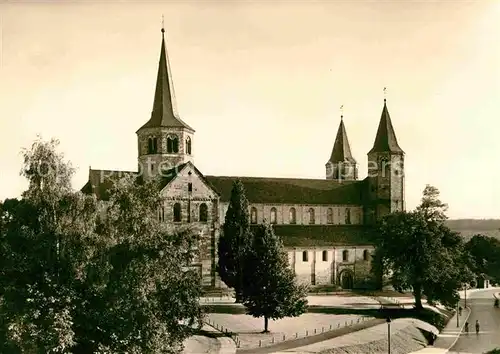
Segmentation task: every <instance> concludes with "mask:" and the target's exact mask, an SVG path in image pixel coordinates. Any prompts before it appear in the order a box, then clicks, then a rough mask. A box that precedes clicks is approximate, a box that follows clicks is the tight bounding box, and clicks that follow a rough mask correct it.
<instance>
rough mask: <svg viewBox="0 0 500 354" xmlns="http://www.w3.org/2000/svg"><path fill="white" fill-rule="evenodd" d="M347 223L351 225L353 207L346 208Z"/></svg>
mask: <svg viewBox="0 0 500 354" xmlns="http://www.w3.org/2000/svg"><path fill="white" fill-rule="evenodd" d="M345 223H346V224H347V225H351V209H349V208H346V210H345Z"/></svg>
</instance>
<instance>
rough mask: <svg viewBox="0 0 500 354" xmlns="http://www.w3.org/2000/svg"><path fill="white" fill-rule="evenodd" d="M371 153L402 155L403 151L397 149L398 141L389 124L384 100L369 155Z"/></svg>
mask: <svg viewBox="0 0 500 354" xmlns="http://www.w3.org/2000/svg"><path fill="white" fill-rule="evenodd" d="M373 152H392V153H401V154H404V151H403V150H402V149H401V148H400V147H399V144H398V139H397V138H396V133H395V132H394V128H393V126H392V122H391V116H390V115H389V110H388V109H387V100H386V99H385V98H384V108H383V109H382V115H381V117H380V122H379V125H378V130H377V135H376V137H375V142H374V143H373V147H372V149H371V150H370V152H369V154H371V153H373Z"/></svg>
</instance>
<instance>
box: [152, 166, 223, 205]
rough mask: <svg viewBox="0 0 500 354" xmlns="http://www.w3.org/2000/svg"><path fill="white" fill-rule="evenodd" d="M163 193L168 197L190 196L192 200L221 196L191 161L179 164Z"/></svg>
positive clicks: (180, 197) (182, 197)
mask: <svg viewBox="0 0 500 354" xmlns="http://www.w3.org/2000/svg"><path fill="white" fill-rule="evenodd" d="M190 183H191V186H192V190H191V192H189V184H190ZM161 193H162V195H163V196H164V197H166V198H167V199H184V198H187V197H188V196H189V197H190V198H191V199H192V200H207V199H209V200H212V199H217V198H218V197H219V196H218V194H217V192H216V191H215V190H214V189H213V187H212V186H211V185H210V183H209V182H208V181H207V180H206V179H205V177H204V176H203V174H202V173H201V172H200V171H199V170H198V169H197V168H196V167H195V166H194V165H193V164H192V163H190V162H188V163H185V164H183V165H182V166H179V168H178V169H177V171H176V173H175V174H172V177H171V178H170V180H169V181H168V182H167V183H166V184H165V186H164V187H163V189H162V191H161Z"/></svg>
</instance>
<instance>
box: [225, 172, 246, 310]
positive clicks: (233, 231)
mask: <svg viewBox="0 0 500 354" xmlns="http://www.w3.org/2000/svg"><path fill="white" fill-rule="evenodd" d="M251 240H252V233H251V231H250V216H249V212H248V200H247V198H246V196H245V188H244V186H243V183H242V182H241V181H240V180H236V181H234V183H233V189H232V190H231V199H230V201H229V207H228V209H227V212H226V217H225V221H224V226H223V229H222V234H221V235H220V237H219V242H218V245H217V247H218V257H219V259H218V267H217V270H218V273H219V276H220V277H221V279H222V281H223V282H224V283H225V284H226V285H227V286H229V287H231V288H234V289H235V292H236V301H237V302H240V301H241V294H242V291H243V290H242V289H243V286H244V281H245V264H244V259H245V255H246V254H247V253H248V251H249V249H250V247H251V242H252V241H251Z"/></svg>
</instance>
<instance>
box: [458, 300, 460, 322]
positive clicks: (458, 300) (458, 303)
mask: <svg viewBox="0 0 500 354" xmlns="http://www.w3.org/2000/svg"><path fill="white" fill-rule="evenodd" d="M459 306H460V300H458V302H457V328H458V327H460V324H459V320H460V319H459V317H460V310H459Z"/></svg>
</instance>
